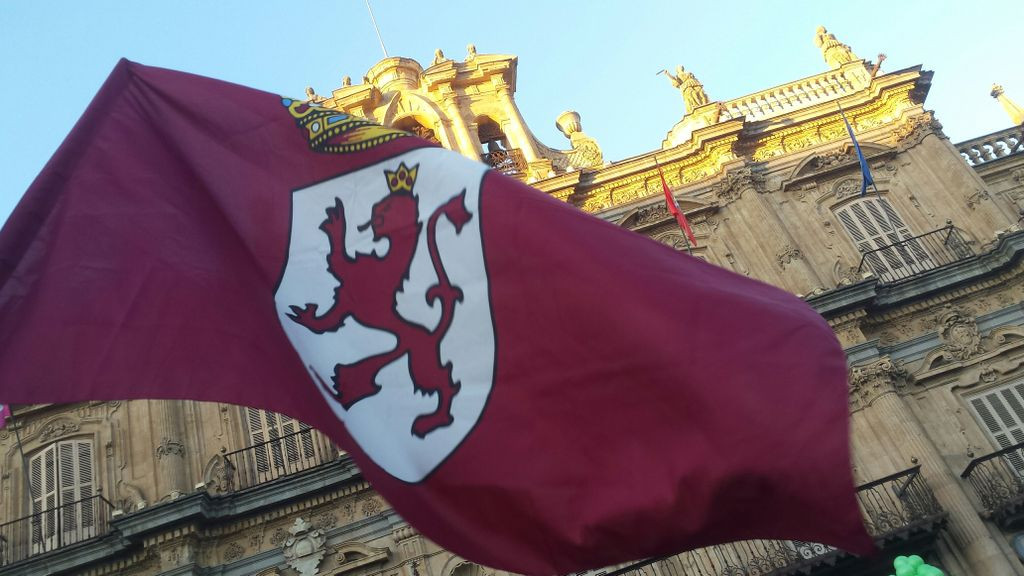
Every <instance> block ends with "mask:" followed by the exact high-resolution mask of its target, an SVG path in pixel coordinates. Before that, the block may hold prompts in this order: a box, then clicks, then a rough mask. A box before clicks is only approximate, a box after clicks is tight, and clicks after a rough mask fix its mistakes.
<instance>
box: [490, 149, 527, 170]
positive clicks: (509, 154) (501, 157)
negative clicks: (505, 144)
mask: <svg viewBox="0 0 1024 576" xmlns="http://www.w3.org/2000/svg"><path fill="white" fill-rule="evenodd" d="M480 160H482V161H483V163H484V164H487V165H488V166H490V167H491V168H494V169H495V170H497V171H498V172H501V173H502V174H504V175H506V176H524V175H526V168H527V165H526V158H524V157H523V151H522V150H520V149H519V148H509V149H508V150H494V151H492V152H488V153H486V154H481V155H480Z"/></svg>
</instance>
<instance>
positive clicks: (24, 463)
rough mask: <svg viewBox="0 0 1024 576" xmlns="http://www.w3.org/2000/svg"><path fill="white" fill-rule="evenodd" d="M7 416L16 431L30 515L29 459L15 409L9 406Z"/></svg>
mask: <svg viewBox="0 0 1024 576" xmlns="http://www.w3.org/2000/svg"><path fill="white" fill-rule="evenodd" d="M7 414H9V415H10V417H11V428H13V429H14V440H15V442H17V444H18V452H19V453H20V454H21V471H22V473H23V474H24V475H25V489H26V490H27V491H28V499H29V510H28V511H29V513H30V514H31V512H32V478H31V476H30V475H29V473H28V459H27V458H25V447H24V446H22V445H21V434H19V433H18V428H19V425H18V422H15V421H14V407H13V406H11V405H10V404H8V405H7Z"/></svg>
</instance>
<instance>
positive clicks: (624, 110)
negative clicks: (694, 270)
mask: <svg viewBox="0 0 1024 576" xmlns="http://www.w3.org/2000/svg"><path fill="white" fill-rule="evenodd" d="M372 4H373V7H374V12H375V15H376V17H377V22H378V24H379V25H380V28H381V33H382V35H383V37H384V42H385V44H386V45H387V49H388V51H389V52H390V54H391V55H393V56H407V57H411V58H415V59H417V60H419V61H420V62H421V63H422V62H429V61H430V59H431V58H432V57H433V53H434V49H435V48H442V49H443V50H444V51H445V54H446V55H447V56H449V57H452V58H459V59H461V58H462V57H463V56H464V55H465V46H466V44H467V43H470V42H472V43H475V44H476V46H477V49H478V51H479V52H480V53H506V54H516V55H518V56H519V82H518V86H517V88H518V91H517V94H516V99H517V102H518V103H519V106H520V109H521V110H522V112H523V115H524V117H525V118H526V121H527V123H528V124H529V125H530V127H531V129H532V130H533V131H534V133H535V134H537V136H538V137H540V138H541V140H543V141H544V142H545V143H547V144H548V145H551V146H556V147H565V146H566V141H565V139H564V138H563V137H562V136H561V134H560V133H558V132H557V130H556V129H555V127H554V119H555V117H556V116H557V115H558V113H559V112H561V111H563V110H565V109H568V108H572V109H575V110H577V111H579V112H580V113H581V114H582V116H583V125H584V129H585V131H586V132H587V133H588V134H590V135H591V136H593V137H595V138H597V139H598V141H599V142H600V143H601V145H602V147H603V149H604V151H605V158H606V159H611V160H617V159H621V158H625V157H628V156H633V155H635V154H639V153H642V152H645V151H648V150H651V149H654V148H656V147H658V146H660V143H661V140H662V139H663V138H664V137H665V133H666V132H667V131H668V130H669V128H671V127H672V125H673V124H675V122H677V121H678V120H679V118H680V116H681V114H682V100H681V99H680V97H679V94H678V92H677V91H676V90H674V89H673V88H672V87H671V86H670V85H669V83H668V81H667V80H666V79H665V78H664V77H656V76H655V73H656V72H657V71H658V70H660V69H662V68H670V69H671V68H673V67H675V66H676V65H677V64H684V65H685V66H686V67H687V68H688V69H690V70H691V71H693V72H694V73H695V74H696V75H697V76H698V78H700V80H701V81H702V82H703V83H704V86H705V88H706V89H707V91H708V93H709V95H710V97H711V98H712V99H728V98H734V97H737V96H741V95H743V94H746V93H749V92H753V91H757V90H760V89H763V88H767V87H770V86H774V85H777V84H782V83H784V82H787V81H790V80H795V79H798V78H802V77H804V76H808V75H811V74H815V73H817V72H819V71H823V70H824V69H825V63H824V61H823V60H822V58H821V55H820V53H819V51H818V49H817V48H816V47H815V46H814V43H813V37H814V30H815V28H816V27H817V26H818V25H819V24H823V25H825V26H827V27H828V28H829V31H831V32H833V33H834V34H835V35H836V36H837V37H838V38H839V39H840V40H841V41H843V42H845V43H847V44H850V45H851V46H852V48H853V49H854V51H855V52H856V53H857V54H858V55H859V56H860V57H862V58H868V59H874V57H875V55H876V54H877V53H879V52H885V53H886V54H888V56H889V59H888V60H887V61H886V63H885V66H884V67H883V70H895V69H898V68H903V67H906V66H912V65H915V64H923V65H924V66H925V68H926V69H929V70H934V71H935V79H934V85H933V88H932V91H931V95H930V96H929V98H928V101H927V103H926V106H927V107H928V108H931V109H934V110H936V112H937V115H938V118H939V119H940V121H941V122H942V123H943V124H944V125H945V128H946V132H947V134H949V135H950V137H951V138H952V139H953V140H954V141H959V140H965V139H968V138H971V137H973V136H978V135H982V134H986V133H989V132H992V131H995V130H999V129H1001V128H1005V127H1007V126H1009V124H1010V121H1009V118H1008V117H1007V116H1006V115H1005V113H1003V111H1002V110H1001V108H1000V107H999V105H998V103H997V102H996V101H995V100H993V99H992V98H990V97H989V96H988V91H989V87H990V85H991V84H992V83H993V82H999V83H1002V84H1003V85H1004V87H1005V88H1006V90H1007V94H1008V95H1010V96H1011V97H1012V98H1015V99H1016V100H1017V102H1018V103H1021V104H1024V77H1022V75H1021V71H1022V69H1024V67H1022V65H1021V56H1020V54H1021V51H1020V49H1019V39H1020V7H1021V4H1020V0H1016V1H1005V2H1000V1H989V2H982V3H964V2H956V3H954V2H950V1H944V0H932V1H900V2H892V1H885V2H883V1H863V2H831V1H824V0H817V1H809V2H744V1H739V0H737V1H733V2H726V3H711V2H700V3H689V2H680V1H678V0H676V1H671V0H669V1H664V2H655V1H642V0H631V1H628V2H625V1H623V2H614V3H613V2H598V1H590V2H543V1H536V2H534V1H523V2H516V1H510V2H497V3H495V2H479V1H478V2H464V1H451V0H448V1H444V2H440V1H439V2H436V3H435V2H415V3H414V2H399V1H397V0H390V1H385V0H373V2H372ZM121 57H127V58H129V59H131V60H135V61H138V62H141V63H144V64H150V65H155V66H164V67H168V68H175V69H179V70H186V71H189V72H194V73H198V74H204V75H207V76H213V77H216V78H221V79H224V80H230V81H233V82H237V83H241V84H245V85H248V86H252V87H255V88H261V89H264V90H269V91H272V92H277V93H281V94H290V95H299V96H301V95H302V94H303V90H304V88H305V87H306V86H307V85H311V86H313V87H314V88H315V89H316V90H317V91H318V92H319V93H322V94H323V93H328V92H329V91H330V90H331V89H333V88H336V87H338V86H339V85H340V84H341V78H342V76H345V75H349V76H352V77H353V78H354V79H355V80H356V81H357V82H358V79H359V78H360V77H362V76H363V74H365V73H366V70H367V69H368V68H369V67H370V66H371V65H373V64H374V63H375V62H377V61H378V60H379V59H380V58H381V57H382V54H381V50H380V46H379V44H378V42H377V38H376V36H375V35H374V32H373V29H372V27H371V25H370V21H369V17H368V15H367V11H366V5H365V3H364V2H363V0H328V1H323V2H316V3H309V2H261V1H259V0H248V1H246V2H241V1H238V0H218V1H215V2H213V1H198V0H179V1H176V2H127V1H124V2H110V1H104V0H90V1H89V2H80V1H72V0H64V1H60V0H58V1H54V2H47V3H45V4H34V3H30V2H18V1H15V0H3V1H0V80H2V84H0V86H2V90H0V104H2V109H3V113H0V221H4V220H6V219H7V217H8V215H9V214H10V212H11V210H13V208H14V205H15V203H16V202H17V201H18V199H19V198H20V197H21V195H22V193H23V192H24V191H25V189H26V188H27V187H28V185H29V184H30V183H31V181H32V179H34V178H35V176H36V174H38V173H39V171H40V170H41V169H42V167H43V165H44V164H45V163H46V161H47V159H48V158H49V157H50V155H51V154H53V152H54V150H56V148H57V146H58V145H59V144H60V142H61V141H62V140H63V138H64V136H65V135H66V134H67V132H68V131H69V130H70V129H71V127H72V125H73V123H74V122H75V120H76V119H77V118H78V116H79V115H80V114H81V113H82V111H83V110H84V108H85V106H86V105H87V104H88V103H89V100H90V99H91V98H92V96H93V94H94V93H95V92H96V90H97V89H98V88H99V86H100V84H101V83H102V82H103V80H104V78H106V76H107V74H108V73H109V72H110V70H111V68H113V66H114V64H115V63H116V62H117V60H118V59H119V58H121Z"/></svg>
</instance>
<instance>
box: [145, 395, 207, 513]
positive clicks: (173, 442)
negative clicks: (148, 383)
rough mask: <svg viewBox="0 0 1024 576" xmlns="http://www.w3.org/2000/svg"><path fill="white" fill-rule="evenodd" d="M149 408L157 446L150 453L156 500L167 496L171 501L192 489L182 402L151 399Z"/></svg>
mask: <svg viewBox="0 0 1024 576" xmlns="http://www.w3.org/2000/svg"><path fill="white" fill-rule="evenodd" d="M149 406H150V417H151V418H152V430H153V441H154V442H155V443H156V446H155V447H154V453H153V456H154V458H155V459H156V471H157V478H156V487H157V494H156V498H157V500H162V499H163V498H165V497H167V496H170V497H171V498H172V499H174V498H177V497H178V496H180V495H182V494H185V493H187V492H188V491H189V489H190V488H191V486H189V482H188V474H187V472H188V466H187V465H186V461H185V443H184V433H183V431H184V419H185V413H184V410H183V407H182V403H181V402H180V401H176V400H151V401H150V403H149ZM198 481H199V479H198V478H197V479H196V482H198Z"/></svg>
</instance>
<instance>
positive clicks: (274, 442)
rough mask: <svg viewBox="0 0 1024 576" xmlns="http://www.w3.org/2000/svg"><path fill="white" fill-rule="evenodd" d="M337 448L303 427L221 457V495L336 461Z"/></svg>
mask: <svg viewBox="0 0 1024 576" xmlns="http://www.w3.org/2000/svg"><path fill="white" fill-rule="evenodd" d="M339 453H340V452H339V450H338V448H337V447H336V446H335V445H334V444H333V443H332V442H331V441H330V440H329V439H328V438H327V437H326V436H324V435H323V434H321V433H320V432H317V431H316V430H313V429H311V428H307V429H305V430H299V431H298V432H293V433H291V434H287V435H284V436H280V437H278V438H272V439H270V440H268V441H266V442H263V443H262V444H256V445H254V446H250V447H248V448H243V449H241V450H235V451H234V452H229V453H227V454H225V455H224V470H223V477H222V478H221V479H220V482H221V483H222V485H223V486H224V487H225V490H224V491H225V492H232V491H235V490H245V489H246V488H251V487H253V486H257V485H259V484H265V483H267V482H271V481H273V480H276V479H278V478H281V477H282V476H288V475H290V474H295V473H297V472H302V471H304V470H310V469H312V468H316V467H318V466H320V465H322V464H327V463H328V462H333V461H335V460H337V458H338V455H339Z"/></svg>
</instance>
